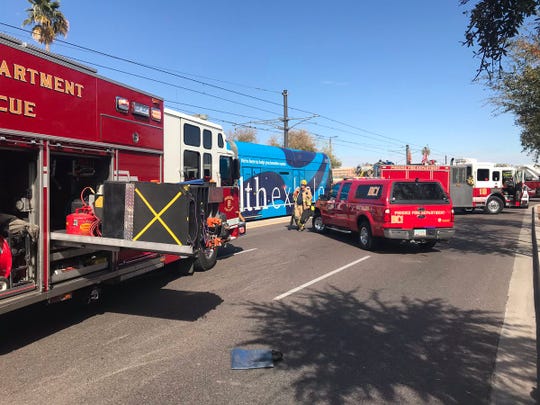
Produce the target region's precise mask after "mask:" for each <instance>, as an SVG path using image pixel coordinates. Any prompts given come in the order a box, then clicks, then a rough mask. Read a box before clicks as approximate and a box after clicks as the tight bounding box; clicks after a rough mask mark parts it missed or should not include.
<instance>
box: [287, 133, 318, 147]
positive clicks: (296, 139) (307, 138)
mask: <svg viewBox="0 0 540 405" xmlns="http://www.w3.org/2000/svg"><path fill="white" fill-rule="evenodd" d="M289 148H292V149H300V150H307V151H310V152H317V145H316V144H315V140H314V139H313V136H312V135H311V134H310V133H309V132H308V131H306V130H305V129H295V130H292V131H289Z"/></svg>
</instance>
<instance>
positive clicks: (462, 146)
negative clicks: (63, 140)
mask: <svg viewBox="0 0 540 405" xmlns="http://www.w3.org/2000/svg"><path fill="white" fill-rule="evenodd" d="M458 3H459V2H458V0H408V1H405V0H362V1H359V0H337V1H334V2H329V1H320V0H311V1H307V0H297V1H290V0H287V1H286V0H273V1H271V2H262V1H246V0H238V1H235V0H233V1H228V2H225V1H217V0H198V1H173V0H167V1H165V0H163V1H154V2H149V1H141V0H130V1H128V0H114V1H110V0H94V1H73V0H61V3H60V4H61V8H60V9H61V11H62V12H63V13H64V15H65V16H66V18H67V19H68V20H69V22H70V31H69V33H68V36H67V38H63V37H60V38H59V39H61V40H63V41H67V42H69V43H70V44H74V45H77V46H80V47H85V48H89V49H92V50H96V51H99V52H102V53H105V54H109V55H114V56H116V57H120V58H124V59H128V60H130V61H134V62H137V63H140V64H144V65H150V66H154V67H157V68H160V69H164V70H168V71H169V70H170V71H175V72H177V74H178V75H180V76H185V77H188V78H190V79H194V80H196V81H192V80H186V79H184V78H181V77H179V76H178V75H177V76H172V75H168V74H165V73H163V72H158V71H155V70H150V69H145V68H142V67H140V66H137V65H134V64H130V63H127V62H124V61H121V60H117V59H111V58H108V57H104V56H102V55H99V54H97V53H93V52H90V51H87V50H81V49H79V48H77V47H74V46H72V45H70V44H65V43H61V42H56V43H55V44H54V45H53V46H52V48H51V50H52V51H53V52H55V53H59V54H62V55H65V56H69V57H73V58H77V59H79V60H82V61H84V62H85V63H88V64H97V65H99V66H97V69H98V71H99V74H101V75H103V76H106V77H110V78H112V79H114V80H117V81H120V82H122V83H126V84H129V85H131V86H135V87H137V88H140V89H142V90H145V91H148V92H151V93H154V94H156V95H158V96H161V97H163V98H164V99H165V102H166V105H167V106H169V107H171V108H174V109H178V110H181V111H184V112H187V113H203V114H207V115H208V116H209V119H210V120H212V121H215V122H218V123H220V124H221V125H223V127H224V128H225V130H226V131H227V132H228V131H231V130H234V126H233V125H232V123H237V124H246V123H248V122H254V121H270V124H273V125H274V126H272V125H268V124H261V123H256V124H253V123H251V124H247V125H251V126H255V127H257V128H258V131H257V136H258V139H259V142H260V143H266V142H267V140H268V138H269V137H270V136H272V135H273V134H278V135H279V136H280V137H281V136H282V131H281V130H280V129H277V128H276V127H279V126H281V125H282V122H280V121H279V118H280V117H282V115H283V107H282V101H283V97H282V95H281V92H282V90H283V89H287V90H288V93H289V97H288V104H289V116H290V117H291V118H293V120H291V121H290V124H289V125H290V126H291V127H294V129H306V130H308V131H309V132H311V133H314V134H316V135H318V136H319V137H317V141H318V144H319V146H322V145H323V144H324V143H328V142H329V139H331V140H332V146H333V149H334V152H335V154H336V155H337V157H339V158H340V159H341V160H342V162H343V165H344V166H356V164H358V163H364V162H374V161H377V160H378V159H383V160H386V159H388V160H392V161H394V162H396V163H404V160H405V145H406V144H410V145H411V149H412V152H413V161H414V162H419V161H420V160H421V153H420V150H421V149H422V147H423V146H425V145H428V146H429V148H430V149H431V151H432V154H431V157H432V158H434V159H437V160H438V161H439V162H440V163H444V159H445V156H446V157H447V159H450V158H451V157H472V158H477V159H479V160H482V161H493V162H499V163H503V162H504V163H512V164H520V163H530V162H531V158H530V157H529V156H527V155H526V154H524V153H521V149H522V148H521V144H520V141H519V133H520V131H519V128H518V127H516V126H515V125H514V118H513V117H512V116H511V115H508V114H505V115H494V106H493V105H491V104H489V102H488V98H489V96H490V94H489V92H488V91H487V90H486V89H485V87H484V86H483V85H482V84H480V83H473V78H474V76H475V72H476V69H477V67H478V60H477V59H474V58H473V50H472V49H470V48H466V47H463V46H462V45H461V43H460V42H461V41H462V40H463V33H464V31H465V29H466V26H467V22H468V20H467V17H466V16H464V15H463V11H465V9H464V8H463V7H461V6H459V4H458ZM28 5H29V3H28V2H27V1H23V0H3V1H1V2H0V23H2V24H7V25H11V26H15V27H17V28H20V27H22V21H23V20H24V19H25V18H26V12H25V9H26V8H28ZM17 28H11V27H8V26H6V25H0V31H2V32H4V33H7V34H9V35H12V36H15V37H17V38H19V39H22V40H26V41H28V42H29V43H34V42H33V41H32V39H31V38H30V34H29V33H28V32H25V31H21V30H19V29H17ZM25 29H26V30H29V27H25ZM109 68H114V69H117V70H120V71H123V72H130V73H133V74H136V75H139V76H142V78H141V77H137V76H133V75H128V74H125V73H121V72H118V71H115V70H111V69H109ZM145 77H146V78H150V79H153V80H148V79H145ZM199 82H202V83H199ZM212 86H218V87H222V88H224V89H227V90H232V91H233V92H231V91H225V90H222V89H219V88H216V87H212ZM234 92H237V93H241V94H237V93H234ZM245 95H248V96H251V97H246V96H245ZM258 99H261V100H265V101H268V102H265V101H261V100H258ZM313 114H318V115H319V116H320V117H318V118H310V117H312V116H313ZM308 118H310V119H308ZM303 119H308V120H306V121H302V120H303Z"/></svg>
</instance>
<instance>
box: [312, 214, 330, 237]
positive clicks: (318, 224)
mask: <svg viewBox="0 0 540 405" xmlns="http://www.w3.org/2000/svg"><path fill="white" fill-rule="evenodd" d="M311 225H312V227H313V230H314V231H315V232H318V233H323V232H324V231H325V230H326V226H325V225H324V223H323V220H322V217H321V216H320V215H317V214H315V216H314V217H313V220H312V223H311Z"/></svg>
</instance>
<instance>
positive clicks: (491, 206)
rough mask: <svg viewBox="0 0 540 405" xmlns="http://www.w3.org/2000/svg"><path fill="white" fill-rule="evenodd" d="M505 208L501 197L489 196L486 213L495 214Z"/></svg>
mask: <svg viewBox="0 0 540 405" xmlns="http://www.w3.org/2000/svg"><path fill="white" fill-rule="evenodd" d="M503 208H504V203H503V201H502V200H501V199H500V198H499V197H489V198H488V200H487V203H486V206H485V208H484V212H485V213H486V214H491V215H495V214H498V213H500V212H501V211H502V210H503Z"/></svg>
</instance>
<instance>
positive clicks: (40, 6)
mask: <svg viewBox="0 0 540 405" xmlns="http://www.w3.org/2000/svg"><path fill="white" fill-rule="evenodd" d="M28 2H29V3H30V4H31V5H32V6H31V7H30V8H28V9H27V10H26V12H27V13H28V18H27V19H26V20H24V21H23V26H25V25H31V24H34V27H33V28H32V38H34V40H36V41H37V42H39V43H41V44H44V45H45V49H46V50H47V51H49V49H50V45H51V44H52V43H53V41H54V40H55V39H56V37H57V36H58V35H63V36H64V37H65V36H66V35H67V32H68V30H69V22H68V20H66V18H65V17H64V14H62V12H61V11H60V10H59V8H60V2H59V1H54V0H28Z"/></svg>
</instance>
